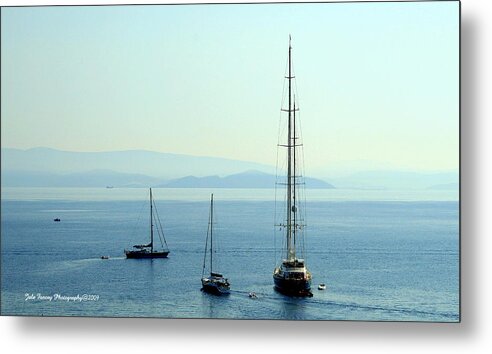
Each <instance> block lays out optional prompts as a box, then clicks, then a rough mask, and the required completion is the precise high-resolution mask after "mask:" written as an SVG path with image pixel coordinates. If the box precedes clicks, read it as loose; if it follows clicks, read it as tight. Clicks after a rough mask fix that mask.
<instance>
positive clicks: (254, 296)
mask: <svg viewBox="0 0 492 354" xmlns="http://www.w3.org/2000/svg"><path fill="white" fill-rule="evenodd" d="M248 296H249V297H250V298H251V299H257V298H258V296H257V295H256V293H255V292H251V293H249V294H248Z"/></svg>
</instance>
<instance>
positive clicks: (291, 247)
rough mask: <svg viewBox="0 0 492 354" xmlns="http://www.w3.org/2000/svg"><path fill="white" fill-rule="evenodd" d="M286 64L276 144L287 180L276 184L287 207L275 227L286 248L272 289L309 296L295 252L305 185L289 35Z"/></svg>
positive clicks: (303, 269)
mask: <svg viewBox="0 0 492 354" xmlns="http://www.w3.org/2000/svg"><path fill="white" fill-rule="evenodd" d="M288 65H289V67H288V76H286V79H287V80H288V107H287V108H286V109H285V108H282V111H283V112H285V113H287V118H288V123H287V141H286V143H284V144H279V145H278V146H279V147H283V148H286V149H287V180H286V181H285V183H278V182H277V184H282V185H285V186H286V195H285V201H286V210H285V214H283V215H282V217H281V220H280V222H278V223H277V224H276V227H280V230H281V231H282V232H284V233H285V234H284V235H283V237H285V241H286V243H285V249H284V250H283V252H282V257H281V261H280V265H278V266H277V267H276V268H275V270H274V272H273V280H274V283H275V289H276V290H278V291H279V292H281V293H283V294H285V295H289V296H312V293H311V278H312V277H311V273H310V272H309V271H308V269H307V267H306V262H305V259H303V258H299V257H298V254H299V253H302V251H303V230H304V226H305V225H304V216H303V215H304V214H303V210H302V208H301V205H300V204H301V203H300V202H301V200H302V198H301V195H300V193H301V187H302V186H303V185H304V183H303V176H302V174H301V171H300V167H299V163H298V159H299V158H298V153H299V151H298V150H299V149H300V148H301V147H302V144H301V143H300V136H299V131H298V130H297V131H296V124H298V122H296V112H297V111H298V110H299V108H298V107H296V101H295V96H293V92H292V91H293V87H292V81H293V79H294V78H295V77H294V76H293V73H292V46H291V39H290V37H289V64H288ZM276 217H277V216H276Z"/></svg>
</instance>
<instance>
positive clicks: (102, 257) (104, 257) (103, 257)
mask: <svg viewBox="0 0 492 354" xmlns="http://www.w3.org/2000/svg"><path fill="white" fill-rule="evenodd" d="M101 259H109V256H101Z"/></svg>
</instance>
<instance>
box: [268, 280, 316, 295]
mask: <svg viewBox="0 0 492 354" xmlns="http://www.w3.org/2000/svg"><path fill="white" fill-rule="evenodd" d="M273 282H274V284H275V290H277V291H278V292H280V293H282V294H284V295H287V296H300V297H306V296H307V297H311V296H313V294H312V293H311V279H286V278H284V277H282V276H280V275H276V274H274V275H273Z"/></svg>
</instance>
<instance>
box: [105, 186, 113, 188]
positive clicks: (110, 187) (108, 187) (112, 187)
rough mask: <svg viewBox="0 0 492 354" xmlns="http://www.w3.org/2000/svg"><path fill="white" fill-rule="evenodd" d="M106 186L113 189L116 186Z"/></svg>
mask: <svg viewBox="0 0 492 354" xmlns="http://www.w3.org/2000/svg"><path fill="white" fill-rule="evenodd" d="M106 188H108V189H111V188H114V187H113V186H106Z"/></svg>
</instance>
